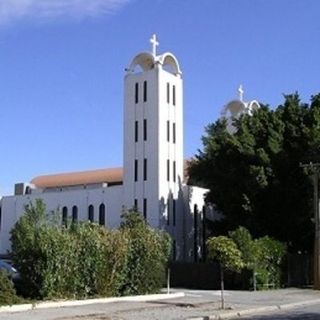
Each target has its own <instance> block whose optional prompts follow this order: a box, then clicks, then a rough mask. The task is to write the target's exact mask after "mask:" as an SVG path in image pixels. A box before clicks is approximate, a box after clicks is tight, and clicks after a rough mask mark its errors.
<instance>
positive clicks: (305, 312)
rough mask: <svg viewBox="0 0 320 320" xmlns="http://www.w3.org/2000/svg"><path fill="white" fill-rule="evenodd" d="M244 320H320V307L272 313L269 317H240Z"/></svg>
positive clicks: (314, 306)
mask: <svg viewBox="0 0 320 320" xmlns="http://www.w3.org/2000/svg"><path fill="white" fill-rule="evenodd" d="M239 319H243V320H319V319H320V305H313V306H307V307H299V308H294V309H291V310H286V311H281V312H276V313H271V314H268V315H259V316H253V317H245V318H242V317H240V318H239Z"/></svg>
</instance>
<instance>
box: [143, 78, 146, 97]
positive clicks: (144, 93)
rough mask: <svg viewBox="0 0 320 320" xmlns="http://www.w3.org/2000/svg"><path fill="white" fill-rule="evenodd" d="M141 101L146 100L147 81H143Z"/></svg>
mask: <svg viewBox="0 0 320 320" xmlns="http://www.w3.org/2000/svg"><path fill="white" fill-rule="evenodd" d="M143 101H144V102H146V101H147V81H144V82H143Z"/></svg>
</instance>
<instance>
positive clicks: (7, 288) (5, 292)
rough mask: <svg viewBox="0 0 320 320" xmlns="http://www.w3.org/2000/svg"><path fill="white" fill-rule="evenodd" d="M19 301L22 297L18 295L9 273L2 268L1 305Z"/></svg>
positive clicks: (0, 283) (0, 274)
mask: <svg viewBox="0 0 320 320" xmlns="http://www.w3.org/2000/svg"><path fill="white" fill-rule="evenodd" d="M19 301H20V299H19V298H18V297H17V295H16V291H15V289H14V287H13V283H12V281H11V280H10V279H9V277H8V274H7V273H6V272H5V271H3V270H0V306H2V305H12V304H15V303H18V302H19Z"/></svg>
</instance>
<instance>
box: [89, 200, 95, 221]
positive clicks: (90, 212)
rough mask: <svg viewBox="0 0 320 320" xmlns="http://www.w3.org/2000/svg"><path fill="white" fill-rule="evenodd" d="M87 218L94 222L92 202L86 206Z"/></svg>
mask: <svg viewBox="0 0 320 320" xmlns="http://www.w3.org/2000/svg"><path fill="white" fill-rule="evenodd" d="M88 220H89V221H91V222H94V207H93V205H92V204H90V206H89V207H88Z"/></svg>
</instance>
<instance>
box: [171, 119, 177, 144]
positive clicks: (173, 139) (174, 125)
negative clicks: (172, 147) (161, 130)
mask: <svg viewBox="0 0 320 320" xmlns="http://www.w3.org/2000/svg"><path fill="white" fill-rule="evenodd" d="M172 142H173V143H176V124H175V123H173V124H172Z"/></svg>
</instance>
